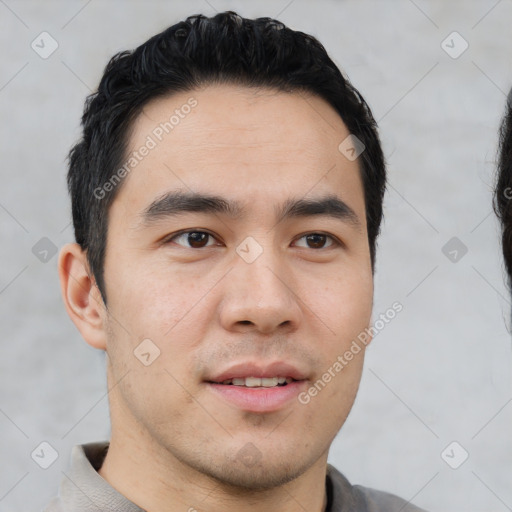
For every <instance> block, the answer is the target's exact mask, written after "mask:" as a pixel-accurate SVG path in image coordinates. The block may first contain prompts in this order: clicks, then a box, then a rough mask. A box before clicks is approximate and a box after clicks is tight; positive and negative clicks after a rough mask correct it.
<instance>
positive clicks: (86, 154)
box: [67, 11, 386, 305]
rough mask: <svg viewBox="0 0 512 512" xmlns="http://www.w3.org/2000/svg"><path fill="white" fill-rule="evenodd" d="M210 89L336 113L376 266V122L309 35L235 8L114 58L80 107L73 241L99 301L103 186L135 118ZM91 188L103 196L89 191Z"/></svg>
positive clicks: (72, 187)
mask: <svg viewBox="0 0 512 512" xmlns="http://www.w3.org/2000/svg"><path fill="white" fill-rule="evenodd" d="M208 84H235V85H243V86H248V87H256V88H258V87H260V88H270V89H274V90H278V91H288V92H299V93H310V94H311V93H312V94H313V95H316V96H318V97H320V98H323V99H324V100H325V101H327V103H329V104H330V105H331V106H332V107H333V108H334V109H335V110H336V111H337V112H338V114H339V115H340V116H341V118H342V120H343V121H344V123H345V125H346V126H347V128H348V130H349V132H350V133H351V134H352V135H355V136H356V137H357V138H358V139H359V140H360V141H361V142H362V143H363V144H364V146H365V149H364V151H363V153H362V154H361V155H360V157H359V161H360V170H361V178H362V182H363V186H364V197H365V208H366V218H367V225H368V240H369V246H370V255H371V261H372V268H374V262H375V249H376V239H377V236H378V234H379V231H380V224H381V220H382V202H383V197H384V191H385V188H386V169H385V161H384V155H383V152H382V148H381V144H380V140H379V136H378V132H377V124H376V122H375V119H374V118H373V115H372V113H371V110H370V108H369V107H368V105H367V103H366V102H365V100H364V99H363V97H362V96H361V94H360V93H359V92H358V91H357V90H356V89H355V88H354V87H353V86H352V84H351V83H350V82H349V80H348V79H347V78H346V77H344V76H343V75H342V73H341V72H340V70H339V69H338V67H337V66H336V65H335V64H334V62H333V61H332V60H331V59H330V58H329V56H328V55H327V52H326V51H325V49H324V47H323V46H322V44H321V43H320V42H319V41H318V40H317V39H315V38H314V37H313V36H311V35H308V34H305V33H303V32H299V31H295V30H291V29H290V28H288V27H286V26H285V25H284V24H283V23H281V22H279V21H277V20H274V19H271V18H258V19H255V20H252V19H245V18H242V17H241V16H239V15H238V14H236V13H235V12H233V11H227V12H223V13H219V14H217V15H215V16H213V17H211V18H208V17H206V16H203V15H194V16H190V17H188V18H187V19H186V20H185V21H181V22H179V23H177V24H175V25H173V26H171V27H169V28H167V29H166V30H164V31H163V32H161V33H159V34H157V35H155V36H153V37H151V38H150V39H149V40H148V41H146V42H145V43H144V44H142V45H141V46H139V47H138V48H136V49H135V50H133V51H123V52H120V53H118V54H116V55H114V57H112V59H111V60H110V62H109V63H108V64H107V66H106V68H105V71H104V73H103V77H102V78H101V81H100V84H99V86H98V90H97V92H95V93H94V94H91V95H90V96H89V97H88V98H87V100H86V102H85V107H84V113H83V116H82V127H83V134H82V138H81V139H80V140H79V141H78V143H77V144H76V145H75V146H74V147H73V148H72V149H71V151H70V153H69V172H68V176H67V182H68V189H69V193H70V195H71V201H72V215H73V225H74V230H75V239H76V242H77V243H78V244H79V245H80V246H81V248H82V250H84V251H86V254H87V261H88V264H89V267H90V270H91V272H92V274H93V276H94V279H95V281H96V284H97V286H98V288H99V290H100V292H101V295H102V298H103V301H104V303H105V305H106V304H107V300H106V299H107V297H106V290H105V284H104V261H105V250H106V243H107V231H108V211H109V207H110V205H111V204H112V201H113V200H114V199H115V197H116V194H117V193H118V192H119V189H120V188H121V184H120V185H119V186H116V187H108V188H109V189H110V188H112V190H109V191H108V193H105V189H106V188H107V187H104V184H105V183H107V182H108V180H109V178H111V177H112V176H113V175H114V173H115V171H116V170H118V169H119V168H120V167H121V165H122V164H123V162H124V161H125V158H126V150H127V146H128V142H129V137H130V134H131V128H132V126H133V122H134V120H135V119H136V117H137V116H138V115H139V114H140V112H141V110H142V108H143V107H144V106H145V105H146V104H147V103H148V102H149V101H150V100H153V99H155V98H157V97H162V96H168V95H171V94H172V93H175V92H181V91H192V90H194V89H197V88H199V87H201V86H205V85H208ZM340 142H341V141H340ZM102 187H103V188H102ZM99 189H101V190H102V193H101V197H98V193H97V192H96V193H95V191H97V190H99Z"/></svg>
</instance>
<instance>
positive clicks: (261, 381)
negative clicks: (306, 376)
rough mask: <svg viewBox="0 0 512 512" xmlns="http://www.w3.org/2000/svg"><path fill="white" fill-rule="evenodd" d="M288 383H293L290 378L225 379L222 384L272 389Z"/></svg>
mask: <svg viewBox="0 0 512 512" xmlns="http://www.w3.org/2000/svg"><path fill="white" fill-rule="evenodd" d="M290 382H293V379H292V378H291V377H263V378H259V377H246V378H245V379H242V378H235V379H227V380H225V381H223V382H222V384H232V385H233V386H245V387H248V388H258V387H263V388H273V387H275V386H277V385H281V386H282V385H283V384H285V383H286V384H289V383H290Z"/></svg>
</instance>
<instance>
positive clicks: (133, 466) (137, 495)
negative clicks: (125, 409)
mask: <svg viewBox="0 0 512 512" xmlns="http://www.w3.org/2000/svg"><path fill="white" fill-rule="evenodd" d="M112 398H113V397H111V418H112V436H111V441H110V447H109V450H108V452H107V456H106V457H105V461H104V463H103V466H102V467H101V469H100V470H99V474H100V475H101V476H102V477H103V478H104V479H105V480H106V481H107V482H108V483H109V484H110V485H111V486H112V487H114V488H115V489H116V490H117V491H118V492H120V493H121V494H122V495H123V496H125V497H126V498H127V499H128V500H130V501H131V502H133V503H135V504H136V505H138V506H139V507H140V508H142V509H144V510H147V511H148V512H175V511H178V510H179V511H181V512H183V511H184V510H186V511H188V512H197V511H199V510H208V512H221V511H222V512H229V511H237V512H260V511H261V512H263V511H265V512H266V511H268V510H276V509H278V510H281V511H282V512H303V511H304V510H308V511H310V512H323V511H324V510H325V507H326V501H327V499H326V492H325V479H326V469H327V451H326V452H325V453H324V454H323V455H322V456H321V457H320V458H319V459H318V460H317V461H316V462H315V463H314V464H313V465H312V466H310V467H309V468H308V469H307V470H306V471H305V472H304V473H303V474H301V475H300V476H299V477H297V478H295V479H294V480H292V481H290V482H288V483H287V484H285V485H281V486H278V487H275V488H272V489H264V490H254V489H243V488H234V487H232V486H229V485H226V484H225V483H223V482H221V481H219V480H217V479H215V478H212V477H210V476H209V475H207V474H204V473H202V472H199V471H197V470H196V469H194V468H192V467H191V466H189V465H187V464H185V463H183V462H181V461H179V460H178V459H177V458H176V457H175V456H174V455H173V454H172V453H170V451H169V450H168V449H166V448H165V447H163V446H161V445H160V444H158V442H157V441H155V439H153V438H152V437H151V435H150V434H149V433H148V432H147V431H146V430H145V429H144V427H142V426H141V425H140V424H139V423H138V422H137V421H136V420H135V419H134V418H133V417H132V416H131V415H127V414H121V410H120V409H121V408H120V407H116V406H115V405H114V403H113V402H117V400H112Z"/></svg>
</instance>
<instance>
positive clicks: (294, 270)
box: [59, 85, 373, 512]
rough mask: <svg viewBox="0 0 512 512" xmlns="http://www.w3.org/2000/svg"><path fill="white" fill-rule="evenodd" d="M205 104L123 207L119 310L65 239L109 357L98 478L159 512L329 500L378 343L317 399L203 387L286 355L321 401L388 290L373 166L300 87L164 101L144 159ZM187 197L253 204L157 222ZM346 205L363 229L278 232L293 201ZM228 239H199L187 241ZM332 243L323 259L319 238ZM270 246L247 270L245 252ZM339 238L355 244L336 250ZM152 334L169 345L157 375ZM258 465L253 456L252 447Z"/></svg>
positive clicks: (133, 186)
mask: <svg viewBox="0 0 512 512" xmlns="http://www.w3.org/2000/svg"><path fill="white" fill-rule="evenodd" d="M191 97H193V98H194V99H195V100H196V101H197V106H195V107H194V108H193V109H192V110H191V112H190V113H189V114H187V115H186V116H184V117H183V119H180V122H179V124H177V125H176V126H175V127H174V129H173V130H172V131H170V132H169V133H168V134H165V136H164V137H163V138H162V141H160V142H159V143H158V144H157V146H156V147H155V148H153V149H151V151H150V152H149V154H148V155H147V156H146V157H145V158H144V159H143V160H142V161H141V162H140V163H138V165H137V166H136V167H135V168H134V169H133V170H132V171H131V172H130V174H129V175H128V176H127V177H126V178H125V181H124V183H123V184H122V187H121V189H120V190H119V194H118V196H117V197H116V199H115V200H114V202H113V204H112V206H111V209H110V212H109V231H108V240H107V250H106V260H105V284H106V295H107V300H108V310H107V309H105V307H104V305H103V303H102V301H101V296H100V294H99V291H98V289H97V287H96V286H95V283H94V280H93V279H92V277H91V276H90V273H89V271H88V266H87V263H86V258H85V254H84V253H83V252H82V251H81V250H80V247H79V246H78V245H77V244H69V245H67V246H65V247H64V248H63V249H62V251H61V254H60V259H59V272H60V278H61V284H62V292H63V296H64V301H65V304H66V308H67V311H68V313H69V315H70V316H71V318H72V320H73V321H74V322H75V324H76V325H77V327H78V329H79V330H80V332H81V334H82V336H83V337H84V339H85V340H86V341H87V342H88V343H89V344H90V345H92V346H94V347H96V348H98V349H101V350H106V352H107V372H108V382H109V389H110V392H109V400H110V408H111V421H112V437H111V445H110V449H109V452H108V454H107V457H106V459H105V462H104V465H103V467H102V468H101V470H100V474H101V475H102V476H103V478H105V479H106V480H107V481H108V482H110V483H111V485H112V486H113V487H115V488H116V489H117V490H119V491H120V492H121V493H122V494H123V495H125V496H126V497H127V498H128V499H130V500H131V501H133V502H134V503H136V504H137V505H139V506H140V507H142V508H144V509H146V510H148V511H151V512H158V511H162V512H163V511H174V510H191V509H192V510H194V509H196V510H208V511H220V510H223V511H226V510H237V511H260V510H261V511H263V510H265V511H267V510H277V509H279V510H283V511H292V510H293V511H295V510H304V509H306V510H309V511H318V512H319V511H321V510H323V509H324V507H325V499H326V498H325V472H326V461H327V454H328V449H329V446H330V444H331V442H332V441H333V439H334V437H335V435H336V434H337V432H338V431H339V429H340V428H341V426H342V425H343V423H344V422H345V419H346V417H347V415H348V413H349V411H350V408H351V407H352V404H353V402H354V399H355V395H356V392H357V388H358V386H359V381H360V377H361V371H362V365H363V359H364V350H361V352H360V353H359V354H357V356H355V357H354V359H353V360H352V361H350V364H348V365H347V366H346V367H344V368H343V370H342V371H341V372H339V373H337V374H336V376H335V377H334V378H332V380H331V381H330V382H329V383H328V384H327V385H326V386H325V388H324V389H323V390H322V391H321V392H319V393H318V395H317V396H315V397H313V398H312V399H311V401H310V402H309V403H308V404H302V403H300V402H299V400H297V399H293V400H291V401H290V402H287V403H286V404H285V405H284V406H283V407H281V408H279V409H278V410H275V411H272V412H263V413H261V412H259V413H255V412H248V411H244V410H241V409H240V408H239V407H235V406H233V405H232V404H230V403H228V402H226V401H225V400H224V399H223V398H222V397H219V396H218V395H217V394H215V393H214V392H213V391H212V390H211V387H210V386H209V385H208V384H207V383H206V382H205V379H207V378H208V377H212V376H213V375H218V374H219V373H220V372H221V371H224V370H226V369H227V368H229V367H230V366H232V365H233V364H235V363H239V362H244V363H245V362H254V363H256V364H259V365H262V366H265V365H266V364H268V363H271V362H275V361H285V362H287V363H289V364H293V365H294V366H296V367H297V368H298V369H300V370H301V371H302V372H303V373H304V374H305V376H306V378H307V381H308V382H304V383H303V384H304V386H303V389H304V390H307V389H308V388H309V387H310V386H311V385H312V384H313V383H315V382H316V381H317V380H318V379H319V378H321V377H322V374H324V373H325V372H326V371H327V370H328V368H329V367H332V365H333V363H334V362H335V361H336V358H337V357H338V356H339V355H341V354H343V353H344V352H345V351H346V350H347V349H348V348H349V347H350V344H351V342H352V340H354V339H355V338H356V337H357V335H358V334H359V333H360V332H361V331H363V330H364V329H365V328H366V327H367V326H368V325H369V323H370V317H371V308H372V297H373V279H372V271H371V264H370V253H369V247H368V240H367V232H366V219H365V205H364V195H363V188H362V183H361V179H360V174H359V166H358V162H357V160H356V161H350V160H349V159H347V158H346V157H345V156H344V155H343V154H342V153H340V151H339V150H338V145H339V144H340V143H341V142H342V141H343V140H344V139H345V138H346V137H347V136H348V135H349V133H348V131H347V128H346V126H345V125H344V123H343V121H342V120H341V118H340V117H339V115H338V114H337V113H336V112H335V111H334V110H333V109H332V107H330V106H329V105H328V104H327V103H326V102H325V101H324V100H322V99H320V98H318V97H314V96H311V95H305V94H303V93H298V92H293V93H285V92H276V91H272V90H266V89H263V90H257V89H250V88H247V87H238V86H234V85H215V86H213V85H210V86H207V87H204V88H202V89H199V90H194V91H189V92H182V93H179V94H175V95H173V96H170V97H165V98H160V99H157V100H153V101H151V102H150V103H149V104H148V105H146V107H145V108H144V110H143V112H142V113H141V114H140V115H139V116H138V118H137V119H136V121H135V123H134V127H133V132H132V134H131V139H130V145H129V146H130V151H134V150H137V149H138V148H140V147H141V146H142V145H144V142H145V141H146V138H147V136H148V135H150V134H151V133H152V131H153V130H154V129H155V127H156V126H158V125H159V123H161V122H164V121H166V120H168V119H169V116H170V115H171V114H172V112H173V111H174V110H175V109H177V108H178V109H179V108H180V107H181V106H182V105H184V104H185V103H187V101H188V100H189V99H190V98H191ZM177 190H181V191H183V192H198V193H205V194H215V195H218V196H222V197H224V198H225V199H226V200H228V201H231V200H236V201H239V202H240V203H241V204H242V205H243V206H244V207H245V209H246V213H245V215H241V216H239V217H237V218H232V217H230V216H229V215H226V214H224V213H203V212H201V213H197V212H186V213H181V214H180V215H177V216H173V217H170V216H169V217H165V218H164V217H162V218H161V219H159V220H158V221H156V222H153V223H151V224H150V225H146V224H144V222H143V220H142V216H141V215H142V212H143V211H144V210H145V209H146V208H147V207H148V206H149V205H150V204H151V203H152V202H153V201H154V200H155V199H157V198H158V197H160V196H161V195H162V194H163V193H166V192H173V191H177ZM325 195H335V196H337V197H338V198H339V199H342V200H343V201H344V202H345V203H346V204H347V205H348V206H349V207H350V208H351V209H352V210H353V212H354V213H355V214H356V215H357V218H358V223H353V222H349V221H347V220H343V219H337V218H333V217H329V216H325V215H314V216H307V217H298V218H290V219H287V220H283V221H281V222H277V219H276V216H275V208H277V207H279V206H281V205H282V203H283V202H284V201H286V200H288V199H304V198H305V199H313V198H319V197H323V196H325ZM185 229H190V230H192V231H206V232H208V233H210V234H211V235H212V237H209V238H207V239H206V240H207V241H204V242H203V245H206V246H205V247H200V248H197V247H196V248H194V247H191V246H190V245H189V243H190V239H188V238H187V235H185V236H181V237H175V238H173V239H172V240H171V238H172V235H173V234H174V233H178V232H179V231H180V230H185ZM311 233H323V234H328V235H330V236H331V237H333V238H329V237H327V238H326V239H324V240H325V242H323V243H324V244H325V245H324V246H323V247H322V244H319V245H320V247H319V248H318V247H317V246H315V245H314V244H311V242H308V239H307V238H306V237H305V235H307V234H311ZM248 236H250V237H253V238H254V239H255V240H256V241H257V243H258V244H259V246H260V247H261V248H262V250H263V252H262V253H261V254H260V255H259V257H258V258H257V259H256V260H255V261H253V262H252V263H247V262H246V261H244V259H243V258H241V257H240V255H239V254H238V253H237V252H236V248H237V246H239V244H240V243H241V242H242V241H243V240H244V239H246V237H248ZM337 240H339V241H340V242H341V243H339V244H338V243H337ZM144 339H150V340H152V343H154V345H155V346H156V347H158V349H159V350H160V355H159V357H157V358H156V359H155V360H154V362H152V364H150V365H148V366H145V365H144V364H142V363H141V361H140V360H139V359H138V358H137V357H135V355H134V350H135V349H136V348H137V346H138V345H139V344H140V343H141V341H142V340H144ZM248 450H249V453H250V455H251V457H252V459H250V464H248V463H247V457H244V454H245V455H247V451H248Z"/></svg>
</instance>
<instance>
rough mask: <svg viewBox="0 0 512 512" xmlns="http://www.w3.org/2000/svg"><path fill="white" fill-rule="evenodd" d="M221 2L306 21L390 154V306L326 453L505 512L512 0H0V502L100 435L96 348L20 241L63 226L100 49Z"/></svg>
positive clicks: (25, 500) (352, 475)
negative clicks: (499, 173)
mask: <svg viewBox="0 0 512 512" xmlns="http://www.w3.org/2000/svg"><path fill="white" fill-rule="evenodd" d="M226 9H234V10H236V11H238V12H239V13H240V14H242V15H243V16H247V17H256V16H271V17H277V18H278V19H280V20H282V21H283V22H285V23H286V24H288V25H289V26H290V27H292V28H294V29H299V30H303V31H305V32H309V33H312V34H313V35H315V36H317V37H318V38H319V39H320V40H321V41H322V43H323V44H324V45H325V47H326V48H327V50H328V52H329V53H330V55H331V56H332V57H333V58H334V60H335V61H336V62H337V63H338V64H339V65H340V67H341V68H342V69H343V70H344V71H345V72H346V73H347V75H348V76H349V77H350V79H351V81H352V82H353V83H354V85H355V86H356V87H358V88H359V90H360V91H361V92H362V94H363V95H364V96H365V98H366V99H367V100H368V102H369V104H370V106H371V108H372V109H373V112H374V114H375V117H376V119H377V120H378V121H379V125H380V130H381V135H382V139H383V143H384V148H385V153H386V155H387V160H388V164H389V180H390V181H389V190H388V194H387V197H386V201H385V217H386V220H385V224H384V227H383V232H382V236H381V239H380V244H379V253H378V266H377V273H376V297H375V314H376V316H378V314H380V313H382V312H384V311H386V310H387V309H388V308H389V307H390V305H391V304H392V303H393V302H394V301H399V302H401V303H402V304H403V306H404V309H403V311H402V312H401V313H400V314H399V315H398V316H397V317H396V318H395V319H394V320H393V321H392V322H391V323H390V324H389V325H388V326H387V327H386V328H385V329H384V330H383V331H382V332H381V333H380V334H379V335H378V336H377V337H376V338H375V340H374V341H373V343H372V344H371V346H370V348H369V349H368V352H367V361H366V368H365V371H364V375H363V379H362V383H361V388H360V392H359V395H358V398H357V400H356V403H355V405H354V408H353V411H352V413H351V415H350V418H349V420H348V421H347V423H346V424H345V426H344V427H343V429H342V431H341V433H340V434H339V436H338V437H337V438H336V441H335V443H334V444H333V446H332V450H331V454H330V460H331V462H332V463H334V464H335V465H336V466H337V467H338V468H339V469H340V470H342V471H343V472H344V473H345V474H346V475H347V476H348V478H349V479H351V480H352V481H353V482H354V483H360V484H363V485H368V486H373V487H377V488H381V489H386V490H388V491H391V492H394V493H396V494H399V495H401V496H403V497H405V498H406V499H412V500H413V501H414V502H415V503H416V504H418V505H420V506H422V507H425V508H427V509H429V510H432V511H436V510H437V511H451V512H476V511H485V512H490V511H496V512H502V511H506V510H512V485H511V484H512V470H511V469H512V468H511V466H512V430H511V428H510V427H511V420H512V402H511V397H512V390H511V385H510V384H511V361H512V354H511V336H510V333H509V332H508V330H507V329H508V328H507V325H508V324H509V320H508V318H509V310H510V302H509V296H508V293H507V291H506V289H505V287H504V284H503V272H502V267H503V266H502V261H501V257H500V253H499V245H498V228H497V223H496V221H495V218H494V215H493V214H492V213H491V189H492V184H493V172H494V166H495V155H496V140H497V136H496V133H497V129H498V125H499V120H500V117H501V114H502V110H503V107H504V103H505V93H506V92H507V91H508V89H509V88H510V87H511V86H512V37H511V29H510V27H511V26H512V2H510V0H502V1H495V0H489V1H484V0H479V1H472V2H471V1H462V0H461V1H451V2H446V1H421V0H415V2H413V1H409V0H397V1H327V0H326V1H316V2H305V1H301V0H294V1H291V2H290V1H289V0H279V1H273V2H270V1H267V2H265V1H258V2H242V1H238V2H236V1H224V0H209V1H208V2H206V1H203V0H187V1H186V2H185V1H179V2H178V1H167V2H142V1H139V2H136V1H124V2H121V1H108V2H107V1H100V0H92V1H90V2H87V1H76V2H75V1H67V2H64V1H45V2H36V1H21V0H20V1H15V0H0V45H1V55H2V62H1V66H0V69H1V74H0V120H1V121H0V122H1V137H0V155H1V165H0V172H1V175H2V183H3V186H2V188H1V189H0V230H1V236H2V239H1V265H0V308H1V309H0V315H1V316H0V322H1V323H0V325H1V332H2V345H1V347H2V354H1V358H0V365H1V374H0V375H1V377H0V378H1V400H0V429H1V433H2V438H1V447H2V448H1V449H2V451H1V464H0V510H2V511H13V512H14V511H22V510H23V511H27V510H40V509H41V508H42V507H43V506H44V505H45V504H46V503H47V502H48V501H49V499H50V498H51V497H52V496H53V495H54V494H55V492H56V490H57V485H58V483H59V481H60V479H61V477H62V471H65V470H66V467H67V465H68V462H69V455H70V449H71V447H72V446H73V445H75V444H77V443H83V442H88V441H94V440H100V439H107V438H108V436H109V423H108V407H107V405H108V403H107V395H106V382H105V376H104V371H105V368H104V357H103V354H102V353H99V352H96V351H95V350H93V349H92V348H90V347H89V346H88V345H86V343H85V342H84V341H83V340H82V339H81V337H80V335H79V333H78V331H77V330H76V329H75V327H74V325H73V324H72V323H71V321H70V320H69V318H68V316H67V314H66V312H65V310H64V307H63V305H62V301H61V297H60V289H59V284H58V277H57V271H56V263H57V257H56V256H54V257H53V258H52V259H50V261H49V262H47V263H42V262H41V261H39V259H37V258H36V257H35V255H34V254H33V253H32V247H33V246H34V245H35V244H36V242H38V240H40V239H41V238H42V237H48V238H49V239H50V240H51V241H52V242H53V243H54V244H55V245H56V246H57V247H59V248H60V247H61V246H62V245H63V244H64V243H66V242H68V241H72V240H73V233H72V229H71V226H70V206H69V200H68V197H67V194H66V188H65V173H66V162H65V158H66V153H67V151H68V150H69V148H70V146H71V145H72V143H73V142H74V141H75V140H76V138H77V137H78V135H79V119H80V116H81V112H82V107H83V102H84V99H85V96H86V95H87V94H88V93H90V92H91V91H92V90H93V89H94V88H95V87H96V84H97V82H98V80H99V78H100V76H101V73H102V70H103V68H104V66H105V64H106V62H107V60H108V58H109V57H110V56H111V55H112V54H113V53H115V52H117V51H119V50H122V49H126V48H133V47H135V46H137V45H139V44H140V43H142V42H143V41H145V40H146V39H147V38H148V37H149V36H151V35H153V34H154V33H156V32H158V31H160V30H162V29H164V28H166V27H167V26H168V25H171V24H173V23H175V22H177V21H179V20H181V19H182V18H184V17H186V16H187V15H190V14H196V13H204V14H209V15H212V14H214V13H215V11H223V10H226ZM42 31H47V32H49V33H50V34H51V35H52V37H53V38H54V39H55V40H56V41H57V42H58V44H59V47H58V49H57V50H56V51H55V53H54V54H52V55H51V56H50V57H49V58H48V59H42V58H41V57H39V55H38V54H36V53H35V52H34V51H33V50H32V48H31V46H30V45H31V42H32V41H33V40H34V39H35V38H36V37H37V36H38V35H39V34H40V33H41V32H42ZM453 31H457V32H459V33H460V34H461V36H462V37H463V38H464V39H465V40H466V41H467V42H468V43H469V48H468V49H467V50H466V51H465V52H464V53H463V54H462V55H461V56H460V57H459V58H457V59H453V58H451V57H450V56H449V55H448V54H447V53H446V52H445V51H444V50H443V48H442V47H441V43H442V41H443V40H445V38H446V37H447V36H448V35H449V34H451V33H452V32H453ZM450 41H451V39H449V40H448V44H449V45H451V46H454V48H455V50H457V49H458V48H461V46H460V42H457V41H456V40H454V42H453V43H451V42H450ZM457 45H458V46H457ZM452 237H458V239H460V241H461V242H462V243H463V244H464V245H465V246H466V247H467V249H468V252H467V254H466V255H465V256H464V257H462V258H461V259H460V260H459V261H458V262H456V263H454V262H452V261H450V260H449V259H448V258H447V257H446V256H445V255H444V254H443V252H442V247H443V246H444V245H445V244H446V243H447V242H448V240H450V239H451V238H452ZM42 441H47V442H49V443H50V444H51V445H52V446H53V447H54V448H55V449H56V450H57V451H58V454H59V457H58V459H57V460H56V461H55V463H54V464H53V465H52V466H50V468H49V469H46V470H43V469H41V468H40V467H39V466H38V465H37V464H36V463H35V462H34V460H32V458H31V452H32V451H33V450H34V449H35V448H36V447H37V446H38V445H39V444H40V443H41V442H42ZM452 441H457V442H458V443H459V444H460V445H461V446H462V447H463V448H464V449H465V450H467V452H468V453H469V458H468V460H467V461H466V462H465V463H464V464H462V465H461V466H460V467H459V468H458V469H452V468H450V467H449V466H448V465H447V464H446V463H445V461H444V460H443V459H442V457H441V453H442V452H443V450H444V449H445V448H446V447H447V446H448V445H449V444H450V443H451V442H452ZM449 453H450V454H451V455H452V460H454V459H456V458H457V457H459V456H460V455H459V452H458V451H457V450H455V451H454V452H449Z"/></svg>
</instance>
